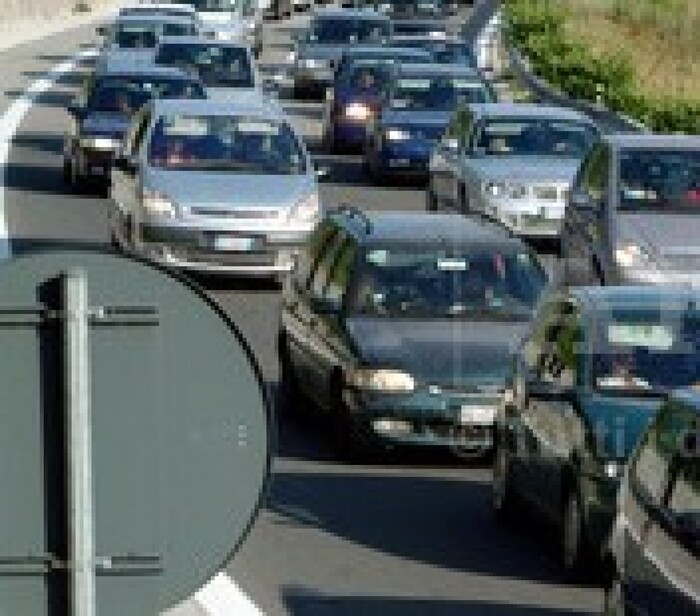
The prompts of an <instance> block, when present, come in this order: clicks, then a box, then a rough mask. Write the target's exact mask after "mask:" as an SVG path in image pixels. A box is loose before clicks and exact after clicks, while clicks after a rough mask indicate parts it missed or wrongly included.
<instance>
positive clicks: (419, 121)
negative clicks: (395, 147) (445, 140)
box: [382, 109, 452, 130]
mask: <svg viewBox="0 0 700 616" xmlns="http://www.w3.org/2000/svg"><path fill="white" fill-rule="evenodd" d="M451 116H452V113H451V112H449V111H414V110H406V111H403V110H397V109H385V110H384V111H383V112H382V124H384V125H386V126H389V125H391V126H398V127H406V128H410V127H421V128H434V129H435V130H442V129H444V128H445V126H447V125H448V124H449V122H450V117H451Z"/></svg>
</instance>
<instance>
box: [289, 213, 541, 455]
mask: <svg viewBox="0 0 700 616" xmlns="http://www.w3.org/2000/svg"><path fill="white" fill-rule="evenodd" d="M546 284H547V277H546V274H545V272H544V271H543V269H542V267H541V265H540V263H539V261H538V260H537V257H536V255H535V254H534V253H533V252H532V251H531V250H530V249H529V248H528V247H527V246H525V245H524V244H523V243H522V242H521V241H520V240H518V239H517V238H515V237H513V236H511V235H509V234H508V233H507V232H506V231H504V230H503V229H502V228H501V227H499V226H497V225H495V224H492V223H485V222H482V221H479V220H470V219H468V218H465V217H462V216H458V215H438V214H435V215H431V214H426V213H422V214H420V213H409V212H401V213H394V214H389V213H385V214H371V215H370V214H365V213H363V212H361V211H360V210H357V209H346V210H343V211H339V212H335V213H333V214H331V215H329V216H328V217H327V218H326V219H325V220H324V221H323V222H322V223H321V224H320V225H319V227H318V228H317V230H316V232H315V233H314V234H313V236H312V237H311V239H310V242H309V244H308V246H307V249H306V251H305V253H304V254H303V255H302V257H301V261H300V262H299V264H298V268H297V271H296V273H295V274H294V275H293V276H292V277H291V279H290V281H289V282H288V284H287V287H286V288H285V291H284V296H283V307H282V327H281V332H280V335H279V356H280V364H281V372H282V386H281V389H282V393H281V401H282V402H283V403H284V406H285V407H286V408H289V409H290V410H292V409H294V410H301V409H302V408H306V409H309V408H311V409H313V410H315V411H319V412H320V413H321V414H322V415H325V416H326V418H328V419H329V420H330V421H329V422H328V423H329V424H330V426H331V429H332V432H333V434H334V435H335V436H336V437H338V441H339V443H340V444H342V445H343V447H344V448H345V447H346V446H348V445H349V447H348V448H347V451H348V452H351V453H361V454H367V453H369V452H372V453H378V452H381V451H382V450H383V449H384V448H386V446H392V445H396V444H405V445H419V446H420V445H423V446H439V447H451V448H455V449H458V450H459V451H460V452H468V453H470V454H483V453H484V452H486V451H490V450H491V448H492V445H493V437H492V432H493V422H494V418H495V414H496V411H497V409H498V406H499V405H500V404H501V401H502V396H503V391H504V385H505V379H506V376H507V372H508V367H509V365H510V360H511V355H512V351H513V350H514V349H515V348H517V345H518V342H519V340H520V337H521V335H522V334H523V333H524V331H525V329H526V328H527V325H528V322H529V320H530V319H531V317H532V313H533V308H534V307H535V305H536V304H537V302H538V300H539V297H540V294H541V292H542V290H543V288H544V287H545V286H546Z"/></svg>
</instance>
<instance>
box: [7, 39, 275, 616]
mask: <svg viewBox="0 0 700 616" xmlns="http://www.w3.org/2000/svg"><path fill="white" fill-rule="evenodd" d="M96 55H97V51H96V50H95V49H86V50H84V51H82V52H80V53H79V54H77V55H75V56H74V57H72V58H71V59H69V60H66V61H65V62H61V63H60V64H58V65H56V66H55V67H54V68H52V69H51V70H50V71H49V72H48V73H46V75H45V76H44V77H42V78H41V79H38V80H37V81H35V82H34V83H33V84H32V85H31V86H29V88H27V90H26V91H25V92H24V94H22V96H20V97H19V98H18V99H17V100H16V101H15V102H14V103H12V105H10V107H9V108H8V110H7V111H6V112H5V113H4V115H3V116H2V117H1V118H0V259H7V258H9V257H10V256H11V253H10V237H9V229H8V226H7V215H6V211H5V194H6V191H7V164H8V162H9V159H10V150H11V149H12V140H13V138H14V136H15V135H16V134H17V132H18V130H19V127H20V125H21V124H22V121H23V120H24V118H25V116H26V115H27V113H29V111H30V110H31V108H32V106H33V105H34V104H35V103H36V101H37V99H38V98H39V97H40V96H41V95H42V94H45V93H46V92H48V91H49V90H50V89H51V88H52V87H53V86H54V85H55V84H56V82H57V81H58V80H59V79H60V78H61V77H63V76H64V75H66V74H67V73H70V72H73V71H74V70H75V68H76V67H77V66H78V64H79V63H80V62H82V61H84V60H87V59H89V58H92V57H95V56H96ZM195 601H196V602H197V603H199V605H200V606H201V607H202V608H203V609H204V610H205V611H206V612H207V614H209V615H210V616H263V612H262V611H261V610H260V609H259V608H258V607H256V606H255V604H253V602H252V601H251V600H250V599H249V598H248V597H247V596H246V595H245V593H244V592H243V591H242V590H241V589H240V588H239V587H238V586H237V585H236V584H235V583H234V582H233V580H232V579H231V578H230V577H229V576H228V575H226V574H225V573H219V574H218V575H217V576H216V577H215V578H214V579H213V580H212V581H211V582H210V583H209V584H207V585H206V586H205V587H204V588H202V589H201V590H200V591H199V592H198V593H197V594H196V595H195Z"/></svg>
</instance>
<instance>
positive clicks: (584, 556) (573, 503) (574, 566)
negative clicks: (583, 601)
mask: <svg viewBox="0 0 700 616" xmlns="http://www.w3.org/2000/svg"><path fill="white" fill-rule="evenodd" d="M560 542H561V561H562V565H563V567H564V572H565V573H566V575H567V577H568V578H569V579H571V580H572V581H579V580H581V579H582V578H583V577H584V573H586V572H587V571H588V570H589V569H588V566H589V565H590V564H591V562H592V558H591V549H590V546H589V545H588V540H587V538H586V534H585V531H584V516H583V508H582V506H581V497H580V496H579V494H578V492H577V491H576V490H570V491H569V493H568V495H567V497H566V498H565V500H564V510H563V517H562V522H561V539H560Z"/></svg>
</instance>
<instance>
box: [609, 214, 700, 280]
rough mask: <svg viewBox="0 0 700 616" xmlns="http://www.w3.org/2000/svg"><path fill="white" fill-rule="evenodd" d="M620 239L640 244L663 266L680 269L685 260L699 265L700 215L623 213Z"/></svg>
mask: <svg viewBox="0 0 700 616" xmlns="http://www.w3.org/2000/svg"><path fill="white" fill-rule="evenodd" d="M616 224H617V239H618V240H624V241H625V242H634V243H638V244H640V245H641V246H642V247H643V248H644V249H645V250H646V251H647V252H649V253H650V254H651V255H652V256H653V257H654V259H655V260H656V262H657V264H658V265H659V266H660V267H662V268H663V267H664V266H666V267H669V268H671V267H674V268H678V266H679V264H680V262H682V260H683V258H688V263H689V265H690V264H691V262H692V259H693V258H694V259H695V263H694V266H693V267H697V264H698V262H700V212H698V213H697V214H682V213H673V212H671V213H663V212H658V213H657V212H649V213H646V214H633V213H626V212H621V213H620V214H619V215H618V216H617V220H616Z"/></svg>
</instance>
